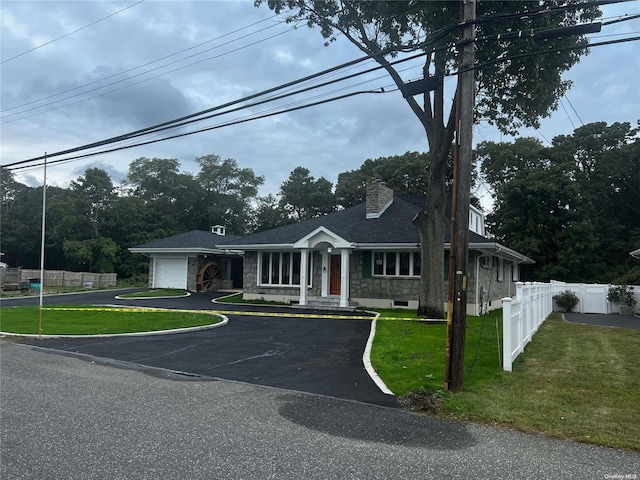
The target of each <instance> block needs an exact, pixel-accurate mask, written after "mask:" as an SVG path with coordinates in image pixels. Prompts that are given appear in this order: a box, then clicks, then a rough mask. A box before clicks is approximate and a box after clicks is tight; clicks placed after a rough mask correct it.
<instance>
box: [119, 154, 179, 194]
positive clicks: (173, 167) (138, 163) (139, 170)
mask: <svg viewBox="0 0 640 480" xmlns="http://www.w3.org/2000/svg"><path fill="white" fill-rule="evenodd" d="M179 170H180V162H178V160H176V159H175V158H146V157H141V158H138V159H136V160H134V161H133V162H131V163H130V164H129V171H128V172H127V175H126V176H125V178H124V179H123V181H122V183H123V185H125V186H128V187H129V191H128V193H129V194H131V195H135V196H137V197H139V198H141V199H143V200H144V201H146V202H151V201H154V200H158V199H160V198H166V199H167V200H168V201H169V202H171V201H173V200H175V198H176V195H175V193H176V192H175V190H176V185H177V183H178V182H177V179H178V176H179V175H180V172H179Z"/></svg>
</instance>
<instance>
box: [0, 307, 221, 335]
mask: <svg viewBox="0 0 640 480" xmlns="http://www.w3.org/2000/svg"><path fill="white" fill-rule="evenodd" d="M39 310H40V309H39V307H8V308H2V310H1V311H0V331H2V332H7V333H17V334H36V335H37V334H38V333H42V335H100V334H110V333H134V332H151V331H158V330H171V329H174V328H188V327H200V326H204V325H212V324H215V323H219V322H220V321H221V318H220V317H219V316H216V315H211V314H210V313H207V312H206V311H197V310H193V311H186V310H159V309H131V308H108V307H96V306H91V305H73V306H59V307H45V308H43V309H42V332H38V326H39V323H40V311H39Z"/></svg>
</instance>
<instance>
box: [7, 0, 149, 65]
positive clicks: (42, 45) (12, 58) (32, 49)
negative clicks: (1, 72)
mask: <svg viewBox="0 0 640 480" xmlns="http://www.w3.org/2000/svg"><path fill="white" fill-rule="evenodd" d="M144 1H145V0H140V1H139V2H136V3H134V4H133V5H129V6H128V7H125V8H122V9H120V10H118V11H117V12H113V13H112V14H110V15H107V16H106V17H102V18H100V19H98V20H96V21H94V22H91V23H89V24H87V25H85V26H84V27H80V28H78V29H76V30H73V31H72V32H69V33H65V34H64V35H62V36H60V37H58V38H54V39H53V40H49V41H48V42H45V43H43V44H41V45H38V46H37V47H33V48H30V49H29V50H26V51H24V52H22V53H19V54H17V55H14V56H13V57H11V58H7V59H6V60H2V61H1V62H0V64H4V63H7V62H10V61H11V60H14V59H16V58H18V57H22V56H23V55H26V54H27V53H31V52H33V51H35V50H38V49H39V48H42V47H45V46H47V45H49V44H51V43H53V42H57V41H58V40H61V39H63V38H66V37H68V36H70V35H73V34H74V33H78V32H79V31H81V30H84V29H85V28H89V27H91V26H93V25H95V24H97V23H100V22H101V21H103V20H106V19H107V18H111V17H113V16H115V15H118V14H119V13H122V12H124V11H125V10H129V9H130V8H133V7H135V6H136V5H140V4H141V3H143V2H144Z"/></svg>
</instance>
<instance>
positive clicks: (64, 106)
mask: <svg viewBox="0 0 640 480" xmlns="http://www.w3.org/2000/svg"><path fill="white" fill-rule="evenodd" d="M267 28H270V27H267ZM293 30H295V27H290V28H289V29H287V30H284V31H282V32H279V33H276V34H274V35H271V36H269V37H266V38H263V39H260V40H257V41H255V42H252V43H249V44H246V45H243V46H241V47H237V48H234V49H232V50H229V51H227V52H224V53H222V54H220V55H214V56H211V57H207V58H204V59H200V60H198V61H197V62H192V63H189V64H187V65H183V66H181V67H178V68H174V69H173V70H169V71H168V72H163V73H160V74H157V75H154V76H151V77H149V78H145V79H143V80H140V81H137V82H133V83H130V84H128V85H125V86H123V87H120V88H115V89H113V90H109V91H107V92H101V93H99V94H97V95H94V96H92V97H89V98H83V99H82V100H78V101H76V102H72V103H67V104H65V105H60V106H58V107H53V108H50V109H48V110H46V111H44V112H37V113H34V114H31V115H25V116H23V117H20V118H18V119H14V120H7V121H4V122H1V124H6V123H12V122H16V121H19V120H23V119H25V118H30V117H34V116H36V115H41V114H43V113H49V112H52V111H54V110H59V109H61V108H66V107H70V106H72V105H77V104H79V103H83V102H86V101H89V100H93V99H94V98H99V97H104V96H105V95H109V94H111V93H115V92H119V91H121V90H124V89H127V88H131V87H133V86H135V85H139V84H141V83H144V82H148V81H149V80H153V79H155V78H159V77H162V76H164V75H167V74H169V73H174V72H177V71H179V70H182V69H184V68H187V67H192V66H194V65H198V64H200V63H203V62H207V61H209V60H214V59H216V58H220V57H223V56H225V55H229V54H231V53H235V52H238V51H240V50H243V49H245V48H249V47H252V46H254V45H257V44H259V43H262V42H264V41H266V40H271V39H273V38H276V37H279V36H280V35H284V34H285V33H289V32H291V31H293ZM227 43H231V42H227ZM223 45H226V44H223ZM221 46H222V45H221ZM214 48H218V47H214ZM197 55H200V54H194V55H191V56H188V57H185V58H183V59H180V60H176V61H174V62H170V63H168V64H165V65H161V66H159V67H155V68H152V69H150V70H147V71H145V72H141V73H138V74H136V75H133V76H131V77H127V78H125V79H122V80H118V81H115V82H111V83H108V84H106V85H102V86H100V87H96V88H92V89H90V90H87V91H85V92H82V93H78V94H74V95H70V96H68V97H66V98H63V99H60V100H54V101H53V102H50V103H47V104H44V105H38V106H36V107H32V108H28V109H25V110H22V111H20V112H16V113H12V114H9V115H5V116H3V117H0V120H3V119H5V118H9V117H13V116H15V115H20V114H22V113H26V112H30V111H33V110H38V109H40V108H43V107H46V106H48V105H52V104H54V103H57V102H62V101H65V100H69V99H71V98H75V97H79V96H81V95H86V94H87V93H91V92H95V91H98V90H101V89H103V88H106V87H110V86H113V85H116V84H118V83H122V82H126V81H129V80H131V79H134V78H137V77H140V76H142V75H147V74H149V73H151V72H154V71H157V70H160V69H162V68H165V67H167V66H169V65H174V64H176V63H180V62H182V61H184V60H186V59H188V58H192V57H194V56H197Z"/></svg>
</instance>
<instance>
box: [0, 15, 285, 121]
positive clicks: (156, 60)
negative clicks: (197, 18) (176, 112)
mask: <svg viewBox="0 0 640 480" xmlns="http://www.w3.org/2000/svg"><path fill="white" fill-rule="evenodd" d="M274 17H275V15H274V16H273V17H269V18H266V19H263V20H259V21H257V22H254V23H252V24H250V25H247V26H245V27H242V28H239V29H236V30H234V31H232V32H229V33H225V34H224V35H220V36H219V37H216V38H211V39H209V40H206V41H204V42H201V43H199V44H197V45H192V46H191V47H188V48H185V49H183V50H180V51H178V52H174V53H171V54H169V55H165V56H163V57H160V58H157V59H155V60H151V61H149V62H146V63H143V64H141V65H138V66H135V67H132V68H129V69H127V70H123V71H121V72H118V73H114V74H113V75H108V76H106V77H102V78H100V79H98V80H94V81H92V82H88V83H85V84H83V85H78V86H77V87H73V88H69V89H67V90H63V91H61V92H58V93H54V94H52V95H48V96H46V97H42V98H39V99H36V100H31V101H29V102H25V103H22V104H20V105H15V106H13V107H9V108H5V109H4V110H0V112H8V111H11V110H15V109H16V108H20V107H25V106H27V105H32V104H34V103H38V102H42V101H44V100H48V99H50V98H53V97H57V96H60V95H64V94H65V93H70V92H73V91H75V90H80V89H81V88H85V87H88V86H90V85H95V84H96V83H100V82H104V81H105V80H109V79H111V78H115V77H118V76H120V75H124V74H125V73H129V72H133V71H134V70H138V69H139V68H143V67H146V66H148V65H152V64H154V63H157V62H160V61H162V60H166V59H167V58H171V57H175V56H176V55H180V54H181V53H184V52H188V51H190V50H193V49H194V48H198V47H201V46H203V45H206V44H207V43H211V42H214V41H216V40H220V39H222V38H224V37H228V36H229V35H232V34H234V33H237V32H240V31H242V30H245V29H247V28H250V27H253V26H255V25H257V24H259V23H262V22H266V21H267V20H271V19H273V18H274ZM277 26H278V25H277V24H274V25H270V26H268V27H266V28H262V29H260V30H256V31H254V32H251V33H249V34H247V35H244V36H242V37H239V38H236V39H234V40H231V41H229V42H226V43H222V44H220V45H216V46H215V47H212V48H208V49H206V50H203V51H202V52H199V53H196V54H193V55H190V56H188V57H184V58H182V59H180V60H177V61H175V62H171V63H168V64H165V65H163V66H162V67H167V66H169V65H173V64H175V63H178V62H181V61H183V60H187V59H189V58H193V57H195V56H197V55H202V54H204V53H206V52H208V51H211V50H214V49H216V48H220V47H223V46H225V45H228V44H230V43H232V42H235V41H238V40H242V39H244V38H247V37H250V36H252V35H256V34H257V33H260V32H263V31H265V30H268V29H270V28H274V27H277ZM293 28H295V27H292V29H293ZM270 38H272V37H268V38H266V39H265V40H269V39H270ZM234 51H235V50H232V51H231V52H227V53H233V52H234ZM162 67H158V68H162ZM151 71H154V70H148V71H147V72H143V73H142V74H140V75H143V74H145V73H149V72H151ZM173 71H175V70H173ZM166 73H172V72H166ZM131 78H134V77H128V78H125V79H123V80H120V82H123V81H126V80H130V79H131ZM153 78H156V77H153ZM116 83H119V82H113V83H110V84H108V85H103V86H101V87H99V88H106V87H108V86H110V85H115V84H116ZM99 88H97V89H94V90H89V91H87V92H82V93H81V94H79V95H83V94H85V93H89V92H92V91H95V90H98V89H99ZM107 93H110V92H107ZM74 96H77V95H74ZM74 96H71V97H67V98H63V99H61V100H55V101H53V102H50V103H47V104H44V105H39V106H38V107H36V108H42V107H45V106H47V105H51V104H53V103H56V102H61V101H64V100H68V99H69V98H73V97H74ZM93 98H95V97H93ZM27 111H29V110H23V111H22V112H18V113H16V114H12V115H18V114H20V113H23V112H27ZM9 116H11V115H5V117H3V118H7V117H9Z"/></svg>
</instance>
